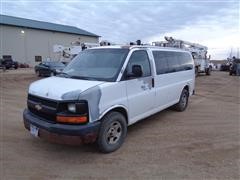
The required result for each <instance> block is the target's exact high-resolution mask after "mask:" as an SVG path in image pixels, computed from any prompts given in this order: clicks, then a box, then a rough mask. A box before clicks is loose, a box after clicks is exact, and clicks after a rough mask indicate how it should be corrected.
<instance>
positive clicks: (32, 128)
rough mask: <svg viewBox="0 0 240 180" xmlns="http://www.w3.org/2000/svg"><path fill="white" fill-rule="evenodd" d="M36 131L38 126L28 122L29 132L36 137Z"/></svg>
mask: <svg viewBox="0 0 240 180" xmlns="http://www.w3.org/2000/svg"><path fill="white" fill-rule="evenodd" d="M38 131H39V128H38V127H36V126H34V125H32V124H30V133H31V134H32V135H33V136H34V137H38Z"/></svg>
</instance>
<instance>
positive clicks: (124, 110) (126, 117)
mask: <svg viewBox="0 0 240 180" xmlns="http://www.w3.org/2000/svg"><path fill="white" fill-rule="evenodd" d="M111 111H116V112H119V113H121V114H122V115H124V117H125V119H126V122H127V124H128V114H127V111H126V109H124V108H123V107H117V108H114V109H111V110H110V111H109V112H111ZM109 112H108V113H109Z"/></svg>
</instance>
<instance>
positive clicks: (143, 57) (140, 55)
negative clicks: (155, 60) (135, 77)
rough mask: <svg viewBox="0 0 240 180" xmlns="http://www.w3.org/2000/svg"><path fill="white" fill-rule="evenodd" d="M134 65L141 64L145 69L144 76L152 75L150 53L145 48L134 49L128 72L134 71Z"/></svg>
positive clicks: (143, 69)
mask: <svg viewBox="0 0 240 180" xmlns="http://www.w3.org/2000/svg"><path fill="white" fill-rule="evenodd" d="M133 65H140V66H141V67H142V71H143V77H146V76H151V68H150V63H149V59H148V54H147V52H146V51H144V50H140V51H134V52H133V53H132V55H131V57H130V59H129V62H128V66H127V72H132V66H133Z"/></svg>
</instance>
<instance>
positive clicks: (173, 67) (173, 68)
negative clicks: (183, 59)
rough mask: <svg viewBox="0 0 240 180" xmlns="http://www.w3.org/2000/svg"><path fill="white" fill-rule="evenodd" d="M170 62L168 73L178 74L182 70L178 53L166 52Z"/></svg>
mask: <svg viewBox="0 0 240 180" xmlns="http://www.w3.org/2000/svg"><path fill="white" fill-rule="evenodd" d="M164 53H165V58H166V59H167V62H168V72H177V71H179V70H180V63H179V60H178V53H177V52H171V51H169V52H164Z"/></svg>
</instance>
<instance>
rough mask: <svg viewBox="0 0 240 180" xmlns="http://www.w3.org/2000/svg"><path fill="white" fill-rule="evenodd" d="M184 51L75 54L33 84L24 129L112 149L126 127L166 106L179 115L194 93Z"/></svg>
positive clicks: (116, 49)
mask: <svg viewBox="0 0 240 180" xmlns="http://www.w3.org/2000/svg"><path fill="white" fill-rule="evenodd" d="M194 84H195V73H194V62H193V59H192V56H191V54H190V53H189V52H187V51H183V50H179V49H173V48H161V47H154V46H107V47H97V48H92V49H87V50H85V51H82V52H80V53H79V54H78V55H77V56H76V57H75V58H74V59H73V60H72V61H71V62H70V63H69V64H68V66H67V67H66V68H65V69H64V70H63V71H62V72H61V73H60V74H59V75H57V76H56V77H50V78H45V79H42V80H38V81H36V82H33V83H32V84H31V85H30V87H29V91H28V99H27V108H26V109H25V110H24V113H23V119H24V125H25V127H26V128H27V129H28V130H30V133H31V134H32V135H34V136H36V137H40V138H43V139H47V140H49V141H52V142H58V143H64V144H72V143H73V144H77V143H91V142H96V143H97V145H98V147H99V149H100V151H102V152H104V153H109V152H112V151H115V150H117V149H118V148H119V147H120V146H121V145H122V143H123V142H124V139H125V137H126V135H127V126H129V125H132V124H134V123H135V122H138V121H139V120H142V119H144V118H146V117H148V116H150V115H152V114H154V113H157V112H159V111H161V110H163V109H166V108H168V107H174V108H175V109H176V110H177V111H184V110H185V109H186V108H187V106H188V98H189V96H191V95H192V94H193V92H194Z"/></svg>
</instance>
